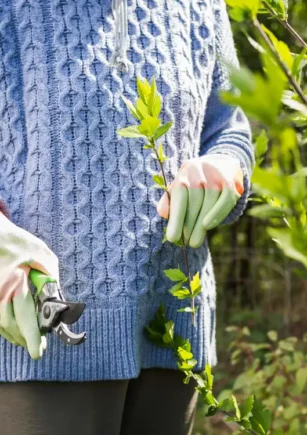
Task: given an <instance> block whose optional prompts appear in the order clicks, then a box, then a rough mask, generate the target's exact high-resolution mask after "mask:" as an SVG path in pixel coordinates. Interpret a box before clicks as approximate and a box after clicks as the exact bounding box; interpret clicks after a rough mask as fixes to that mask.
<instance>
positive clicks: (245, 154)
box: [206, 137, 254, 225]
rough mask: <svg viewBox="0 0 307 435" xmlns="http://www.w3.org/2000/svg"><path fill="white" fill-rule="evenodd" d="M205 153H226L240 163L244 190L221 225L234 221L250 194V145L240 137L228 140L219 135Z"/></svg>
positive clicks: (241, 211) (252, 161)
mask: <svg viewBox="0 0 307 435" xmlns="http://www.w3.org/2000/svg"><path fill="white" fill-rule="evenodd" d="M223 139H224V140H223ZM225 139H226V140H225ZM206 154H222V155H228V156H231V157H234V158H236V159H237V160H238V161H239V163H240V166H241V169H242V172H243V185H244V192H243V194H242V196H241V197H240V199H239V200H238V202H237V204H236V206H235V207H234V208H233V209H232V211H231V212H230V213H229V215H228V216H227V217H226V219H225V220H224V221H223V222H222V225H226V224H231V223H233V222H236V221H237V220H238V219H239V217H240V216H242V214H243V212H244V210H245V208H246V205H247V201H248V198H249V196H250V192H251V175H252V171H253V166H254V155H253V154H252V153H251V146H250V144H249V143H247V141H246V143H245V141H242V137H241V138H240V140H238V141H236V140H235V138H234V137H232V138H231V140H229V137H228V138H227V137H225V138H223V137H220V138H219V139H218V141H217V143H216V144H215V145H214V146H212V147H210V148H209V149H208V150H207V152H206Z"/></svg>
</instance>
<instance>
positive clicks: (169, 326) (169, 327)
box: [163, 320, 175, 344]
mask: <svg viewBox="0 0 307 435" xmlns="http://www.w3.org/2000/svg"><path fill="white" fill-rule="evenodd" d="M174 326H175V324H174V322H173V321H172V320H169V321H168V322H166V323H165V330H166V332H165V334H164V335H163V341H164V343H166V344H170V343H172V342H173V341H174Z"/></svg>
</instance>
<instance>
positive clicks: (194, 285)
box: [191, 272, 201, 294]
mask: <svg viewBox="0 0 307 435" xmlns="http://www.w3.org/2000/svg"><path fill="white" fill-rule="evenodd" d="M200 288H201V280H200V277H199V272H197V273H196V274H195V275H194V276H193V279H192V281H191V291H192V294H195V293H197V292H198V293H199V289H200ZM198 293H197V294H198Z"/></svg>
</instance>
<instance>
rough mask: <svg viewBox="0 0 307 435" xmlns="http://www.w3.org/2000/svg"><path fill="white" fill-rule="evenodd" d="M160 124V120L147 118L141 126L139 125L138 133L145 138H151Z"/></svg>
mask: <svg viewBox="0 0 307 435" xmlns="http://www.w3.org/2000/svg"><path fill="white" fill-rule="evenodd" d="M160 123H161V121H160V119H156V118H153V117H152V116H147V117H146V118H145V119H143V120H142V122H141V124H140V125H139V127H138V129H139V132H140V133H142V134H144V135H146V136H149V137H153V136H154V134H155V131H156V129H157V128H158V127H159V125H160Z"/></svg>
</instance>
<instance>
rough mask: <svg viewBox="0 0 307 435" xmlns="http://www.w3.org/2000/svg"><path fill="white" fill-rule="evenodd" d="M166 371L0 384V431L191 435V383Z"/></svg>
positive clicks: (20, 434) (12, 434)
mask: <svg viewBox="0 0 307 435" xmlns="http://www.w3.org/2000/svg"><path fill="white" fill-rule="evenodd" d="M182 380H183V374H182V373H181V372H180V371H177V370H170V369H144V370H142V371H141V373H140V376H139V377H138V378H136V379H131V380H118V381H117V380H116V381H98V382H67V383H66V382H36V381H31V382H18V383H2V384H0V434H1V435H191V434H192V430H193V421H194V415H195V409H196V404H197V391H196V390H195V388H194V387H195V384H194V383H193V382H192V381H190V383H189V384H188V385H185V384H183V382H182Z"/></svg>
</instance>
